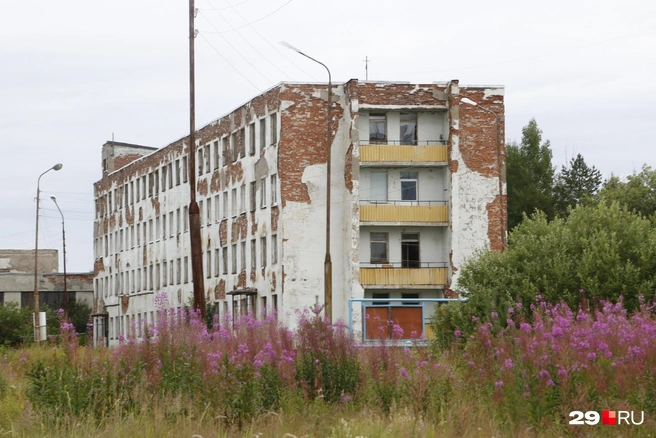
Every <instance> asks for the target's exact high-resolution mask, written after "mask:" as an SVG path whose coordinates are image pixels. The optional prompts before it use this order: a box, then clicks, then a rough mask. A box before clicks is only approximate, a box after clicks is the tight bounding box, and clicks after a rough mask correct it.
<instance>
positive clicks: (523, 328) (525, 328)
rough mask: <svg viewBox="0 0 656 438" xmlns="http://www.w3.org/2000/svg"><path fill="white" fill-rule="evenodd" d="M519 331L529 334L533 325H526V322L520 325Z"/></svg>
mask: <svg viewBox="0 0 656 438" xmlns="http://www.w3.org/2000/svg"><path fill="white" fill-rule="evenodd" d="M519 329H520V330H521V331H523V332H527V333H528V332H530V331H531V325H530V324H527V323H525V322H523V323H521V324H520V325H519Z"/></svg>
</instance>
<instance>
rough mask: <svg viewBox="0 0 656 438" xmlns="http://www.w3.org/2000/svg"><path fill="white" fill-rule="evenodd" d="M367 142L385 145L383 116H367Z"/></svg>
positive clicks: (385, 126)
mask: <svg viewBox="0 0 656 438" xmlns="http://www.w3.org/2000/svg"><path fill="white" fill-rule="evenodd" d="M369 142H370V143H373V144H376V143H380V144H385V143H387V118H386V117H385V114H370V115H369Z"/></svg>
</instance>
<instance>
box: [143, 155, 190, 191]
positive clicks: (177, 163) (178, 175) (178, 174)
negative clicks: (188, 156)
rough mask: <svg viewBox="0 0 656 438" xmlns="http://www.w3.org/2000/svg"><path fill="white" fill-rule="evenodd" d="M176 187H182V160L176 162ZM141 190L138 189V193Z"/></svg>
mask: <svg viewBox="0 0 656 438" xmlns="http://www.w3.org/2000/svg"><path fill="white" fill-rule="evenodd" d="M175 185H176V186H179V185H180V160H175ZM138 191H139V190H138V189H137V192H138Z"/></svg>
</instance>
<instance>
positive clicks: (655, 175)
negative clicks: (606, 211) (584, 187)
mask: <svg viewBox="0 0 656 438" xmlns="http://www.w3.org/2000/svg"><path fill="white" fill-rule="evenodd" d="M599 199H600V200H602V201H605V202H618V203H619V204H620V205H624V206H626V207H627V208H628V209H629V210H630V211H633V212H636V213H638V214H640V215H642V216H644V217H649V216H652V215H653V214H654V213H656V170H653V169H652V168H651V167H650V166H647V165H646V164H645V165H643V166H642V170H641V171H640V172H639V173H636V172H634V173H633V175H629V176H628V177H627V178H626V180H622V179H620V178H619V177H617V176H611V177H610V179H608V180H607V181H606V182H605V183H604V185H603V187H602V188H601V190H600V191H599Z"/></svg>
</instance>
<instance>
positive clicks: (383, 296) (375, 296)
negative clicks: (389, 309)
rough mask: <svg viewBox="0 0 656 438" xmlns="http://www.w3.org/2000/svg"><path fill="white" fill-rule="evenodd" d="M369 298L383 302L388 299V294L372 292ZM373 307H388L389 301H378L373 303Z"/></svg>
mask: <svg viewBox="0 0 656 438" xmlns="http://www.w3.org/2000/svg"><path fill="white" fill-rule="evenodd" d="M371 298H373V299H374V300H384V299H386V298H389V293H388V292H374V293H372V294H371ZM373 305H374V306H389V301H378V302H374V303H373Z"/></svg>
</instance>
